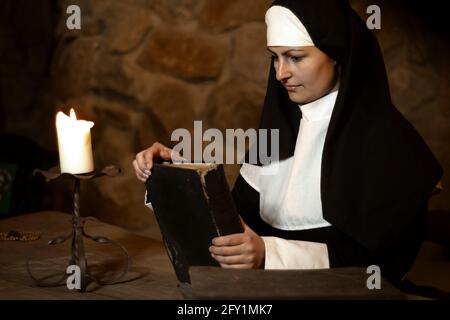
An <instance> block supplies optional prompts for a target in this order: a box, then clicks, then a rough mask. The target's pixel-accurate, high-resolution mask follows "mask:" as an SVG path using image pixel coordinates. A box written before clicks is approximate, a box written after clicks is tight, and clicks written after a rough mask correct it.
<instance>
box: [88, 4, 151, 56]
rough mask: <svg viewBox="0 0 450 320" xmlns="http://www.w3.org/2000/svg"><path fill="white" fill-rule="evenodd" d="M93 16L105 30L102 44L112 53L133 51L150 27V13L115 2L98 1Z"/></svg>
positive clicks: (140, 8) (137, 7)
mask: <svg viewBox="0 0 450 320" xmlns="http://www.w3.org/2000/svg"><path fill="white" fill-rule="evenodd" d="M97 6H98V7H94V8H95V9H96V10H95V11H94V15H95V16H96V17H98V21H99V22H100V25H102V26H103V28H104V30H105V38H104V42H105V43H106V45H107V46H108V48H109V49H110V50H111V51H113V52H118V53H125V52H128V51H130V50H132V49H135V48H136V47H137V46H138V45H139V44H140V43H141V42H142V41H143V39H144V36H145V35H146V33H147V32H148V31H149V30H150V27H151V25H152V20H151V15H150V12H149V11H147V10H143V8H142V7H139V6H134V5H129V4H124V3H121V2H117V1H105V0H103V1H99V2H98V5H97Z"/></svg>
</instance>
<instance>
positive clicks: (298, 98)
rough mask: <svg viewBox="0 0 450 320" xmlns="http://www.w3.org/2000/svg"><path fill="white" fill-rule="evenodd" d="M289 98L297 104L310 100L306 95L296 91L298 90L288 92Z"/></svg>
mask: <svg viewBox="0 0 450 320" xmlns="http://www.w3.org/2000/svg"><path fill="white" fill-rule="evenodd" d="M288 95H289V99H290V100H291V101H292V102H294V103H297V104H305V103H308V102H310V100H311V99H309V97H308V96H306V95H304V94H301V93H298V92H288Z"/></svg>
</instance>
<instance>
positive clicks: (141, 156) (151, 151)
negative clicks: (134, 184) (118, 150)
mask: <svg viewBox="0 0 450 320" xmlns="http://www.w3.org/2000/svg"><path fill="white" fill-rule="evenodd" d="M171 154H172V149H170V148H168V147H166V146H164V145H162V144H161V143H159V142H155V143H154V144H153V145H152V146H151V147H149V148H147V149H145V150H143V151H141V152H139V153H138V154H137V155H136V159H135V160H134V161H133V167H134V171H135V173H136V177H137V178H138V180H140V181H142V182H144V183H145V181H147V179H148V177H149V176H150V174H151V170H152V167H153V159H158V158H162V159H164V160H170V159H172V155H171Z"/></svg>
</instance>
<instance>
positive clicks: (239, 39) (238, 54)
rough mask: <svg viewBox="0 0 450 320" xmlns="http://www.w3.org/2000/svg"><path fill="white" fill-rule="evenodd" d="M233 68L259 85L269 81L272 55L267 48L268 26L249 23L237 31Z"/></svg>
mask: <svg viewBox="0 0 450 320" xmlns="http://www.w3.org/2000/svg"><path fill="white" fill-rule="evenodd" d="M232 59H233V60H232V64H233V70H235V72H236V73H238V74H239V75H242V76H244V77H248V78H249V80H250V81H254V82H257V83H258V84H259V85H265V84H266V83H267V79H268V74H269V64H270V63H269V62H270V55H269V53H268V52H267V50H266V26H265V24H263V23H249V24H247V25H245V26H243V27H241V28H239V29H238V30H237V31H236V33H235V39H234V52H233V58H232Z"/></svg>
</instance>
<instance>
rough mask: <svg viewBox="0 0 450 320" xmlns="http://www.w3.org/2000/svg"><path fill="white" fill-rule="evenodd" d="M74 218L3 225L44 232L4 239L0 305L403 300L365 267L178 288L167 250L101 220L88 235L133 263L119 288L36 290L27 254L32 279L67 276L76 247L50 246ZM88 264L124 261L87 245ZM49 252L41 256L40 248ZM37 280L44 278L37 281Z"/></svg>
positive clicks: (253, 274)
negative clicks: (378, 284) (374, 281)
mask: <svg viewBox="0 0 450 320" xmlns="http://www.w3.org/2000/svg"><path fill="white" fill-rule="evenodd" d="M71 218H72V216H71V215H69V214H64V213H60V212H39V213H33V214H26V215H22V216H16V217H13V218H9V219H4V220H0V231H2V232H5V231H6V232H8V231H10V230H17V231H28V232H39V233H40V234H41V237H40V239H39V240H36V241H0V299H165V300H166V299H171V300H179V299H183V298H187V299H330V298H335V299H336V298H337V299H403V298H405V297H404V296H403V294H402V293H400V292H399V291H398V290H396V289H395V288H393V287H392V286H390V284H388V283H387V282H385V281H384V280H383V282H382V288H383V290H379V291H372V290H368V289H367V287H366V279H367V276H368V275H367V273H366V272H365V270H363V269H361V268H343V269H328V270H284V271H280V270H278V271H277V270H272V271H265V270H233V269H220V268H217V267H193V268H191V270H190V275H191V280H192V285H191V286H184V285H183V286H178V281H177V279H176V276H175V272H174V271H173V268H172V265H171V264H170V260H169V258H168V256H167V253H166V251H165V248H164V246H163V244H162V243H161V242H159V241H155V240H152V239H149V238H146V237H142V236H139V235H136V234H133V233H131V232H129V231H125V230H123V229H121V228H119V227H115V226H112V225H109V224H106V223H101V222H91V221H89V222H87V224H86V227H85V230H86V232H87V233H88V234H91V235H96V236H105V237H108V238H110V239H111V240H114V241H117V242H119V243H121V244H122V245H123V246H124V247H125V248H126V249H127V250H128V252H129V254H130V257H131V259H132V263H131V268H130V270H129V273H128V274H127V276H126V277H125V279H123V280H122V281H121V282H120V283H116V284H113V285H106V286H100V285H98V284H96V283H91V284H90V285H89V286H88V288H87V292H85V293H80V292H78V291H76V290H69V289H68V288H67V286H66V285H65V283H64V282H63V285H62V286H59V287H38V286H36V284H35V283H34V282H33V280H32V279H31V277H30V275H29V274H28V273H27V270H26V260H27V255H29V254H30V253H34V258H32V259H31V261H32V263H31V264H30V265H31V267H32V268H31V269H32V270H33V271H34V274H35V275H37V274H40V275H41V276H40V278H42V276H43V275H49V274H55V272H56V271H58V270H59V274H62V273H63V272H65V269H66V267H67V265H68V264H69V260H70V256H71V247H70V246H71V241H70V239H68V240H67V241H66V242H65V243H64V244H62V245H57V246H49V245H46V243H47V242H48V241H49V240H51V239H54V238H56V237H58V236H61V235H65V234H69V233H70V232H71ZM84 244H85V251H86V257H87V260H88V265H89V266H91V270H92V271H93V272H95V271H99V270H108V271H111V270H118V271H120V270H121V268H122V267H123V266H124V262H123V261H124V259H123V256H122V254H121V252H120V250H118V249H117V248H114V247H113V246H111V245H101V244H97V243H94V242H93V241H90V240H88V239H84ZM39 248H44V249H43V250H38V249H39ZM38 277H39V276H38Z"/></svg>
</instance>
